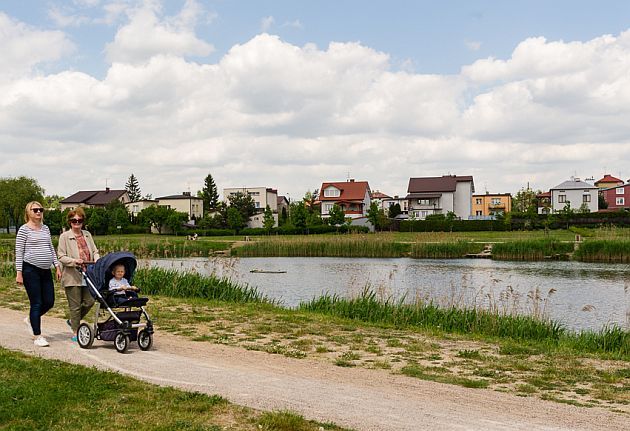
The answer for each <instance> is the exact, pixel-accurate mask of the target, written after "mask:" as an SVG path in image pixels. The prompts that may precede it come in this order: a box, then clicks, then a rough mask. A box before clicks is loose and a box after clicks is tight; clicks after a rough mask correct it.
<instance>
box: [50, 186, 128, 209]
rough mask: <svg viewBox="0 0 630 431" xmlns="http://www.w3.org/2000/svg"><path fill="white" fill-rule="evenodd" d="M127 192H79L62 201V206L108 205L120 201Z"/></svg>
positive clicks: (108, 190) (109, 190)
mask: <svg viewBox="0 0 630 431" xmlns="http://www.w3.org/2000/svg"><path fill="white" fill-rule="evenodd" d="M125 193H127V190H111V189H106V190H92V191H86V190H82V191H78V192H76V193H75V194H73V195H71V196H68V197H67V198H65V199H64V200H62V201H61V203H62V204H85V205H107V204H108V203H110V202H113V201H115V200H116V199H120V197H121V196H122V195H124V194H125Z"/></svg>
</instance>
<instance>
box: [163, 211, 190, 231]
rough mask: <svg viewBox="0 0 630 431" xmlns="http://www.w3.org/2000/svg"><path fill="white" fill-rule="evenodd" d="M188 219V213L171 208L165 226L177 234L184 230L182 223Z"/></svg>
mask: <svg viewBox="0 0 630 431" xmlns="http://www.w3.org/2000/svg"><path fill="white" fill-rule="evenodd" d="M187 221H188V214H187V213H184V212H178V211H175V210H174V209H170V210H169V214H168V216H167V217H166V221H165V222H164V226H166V227H168V228H169V229H170V230H171V231H172V232H173V233H174V234H175V235H177V233H178V232H179V231H181V230H182V225H183V224H184V223H186V222H187Z"/></svg>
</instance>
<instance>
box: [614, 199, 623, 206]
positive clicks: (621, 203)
mask: <svg viewBox="0 0 630 431" xmlns="http://www.w3.org/2000/svg"><path fill="white" fill-rule="evenodd" d="M615 203H616V204H617V205H625V203H624V199H623V198H617V199H616V201H615Z"/></svg>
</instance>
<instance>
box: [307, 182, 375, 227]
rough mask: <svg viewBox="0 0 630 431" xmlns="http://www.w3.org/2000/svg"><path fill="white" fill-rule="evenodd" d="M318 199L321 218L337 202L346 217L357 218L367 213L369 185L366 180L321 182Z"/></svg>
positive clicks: (325, 216) (324, 216) (368, 207)
mask: <svg viewBox="0 0 630 431" xmlns="http://www.w3.org/2000/svg"><path fill="white" fill-rule="evenodd" d="M320 190H321V191H320V193H319V201H320V202H321V214H322V217H323V218H327V217H328V213H329V211H330V209H331V208H332V207H333V205H335V204H337V205H339V206H340V207H341V209H342V210H343V211H344V212H345V214H346V217H350V218H359V217H364V216H365V215H367V212H368V210H369V209H370V202H371V201H370V185H369V184H368V182H367V181H355V180H348V181H337V182H326V183H322V187H321V188H320Z"/></svg>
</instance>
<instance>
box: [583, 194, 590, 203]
mask: <svg viewBox="0 0 630 431" xmlns="http://www.w3.org/2000/svg"><path fill="white" fill-rule="evenodd" d="M590 201H591V195H582V202H590Z"/></svg>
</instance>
